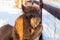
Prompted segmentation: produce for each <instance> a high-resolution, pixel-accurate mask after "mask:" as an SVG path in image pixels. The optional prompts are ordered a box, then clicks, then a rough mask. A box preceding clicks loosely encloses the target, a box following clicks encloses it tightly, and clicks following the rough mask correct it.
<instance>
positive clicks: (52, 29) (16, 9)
mask: <svg viewBox="0 0 60 40" xmlns="http://www.w3.org/2000/svg"><path fill="white" fill-rule="evenodd" d="M26 1H27V0H0V27H1V26H3V25H5V24H10V25H13V26H14V24H15V20H16V18H17V17H19V16H20V15H22V14H23V12H22V9H21V4H24V3H25V2H26ZM36 1H39V0H36ZM43 2H45V3H49V4H51V5H54V6H55V7H60V0H43ZM42 24H43V32H42V34H43V39H44V40H60V36H59V35H60V20H59V19H57V18H56V17H54V16H53V15H51V14H50V13H49V12H47V11H46V10H45V9H43V10H42Z"/></svg>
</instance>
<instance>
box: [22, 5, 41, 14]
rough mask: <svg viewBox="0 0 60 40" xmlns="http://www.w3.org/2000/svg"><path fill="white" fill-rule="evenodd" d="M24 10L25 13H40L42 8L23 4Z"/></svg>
mask: <svg viewBox="0 0 60 40" xmlns="http://www.w3.org/2000/svg"><path fill="white" fill-rule="evenodd" d="M22 10H23V12H24V13H40V8H38V7H34V6H27V7H25V6H24V5H22Z"/></svg>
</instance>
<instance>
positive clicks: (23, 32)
mask: <svg viewBox="0 0 60 40" xmlns="http://www.w3.org/2000/svg"><path fill="white" fill-rule="evenodd" d="M22 10H23V12H24V14H23V15H21V16H20V17H18V18H17V19H16V22H15V27H14V29H15V33H16V34H17V35H18V37H19V40H35V39H36V38H37V37H38V36H40V35H39V34H41V32H42V29H43V27H42V25H41V18H40V17H41V14H40V9H39V8H37V7H24V6H23V5H22ZM36 32H37V33H36Z"/></svg>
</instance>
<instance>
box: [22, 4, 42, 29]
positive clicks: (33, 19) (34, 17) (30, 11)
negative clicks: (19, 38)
mask: <svg viewBox="0 0 60 40" xmlns="http://www.w3.org/2000/svg"><path fill="white" fill-rule="evenodd" d="M22 10H23V12H24V13H25V15H26V16H27V18H30V24H31V26H32V27H33V28H35V27H36V26H37V25H38V24H39V23H40V22H41V19H40V15H41V14H40V9H39V8H38V7H33V6H27V7H25V6H24V5H22Z"/></svg>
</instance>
